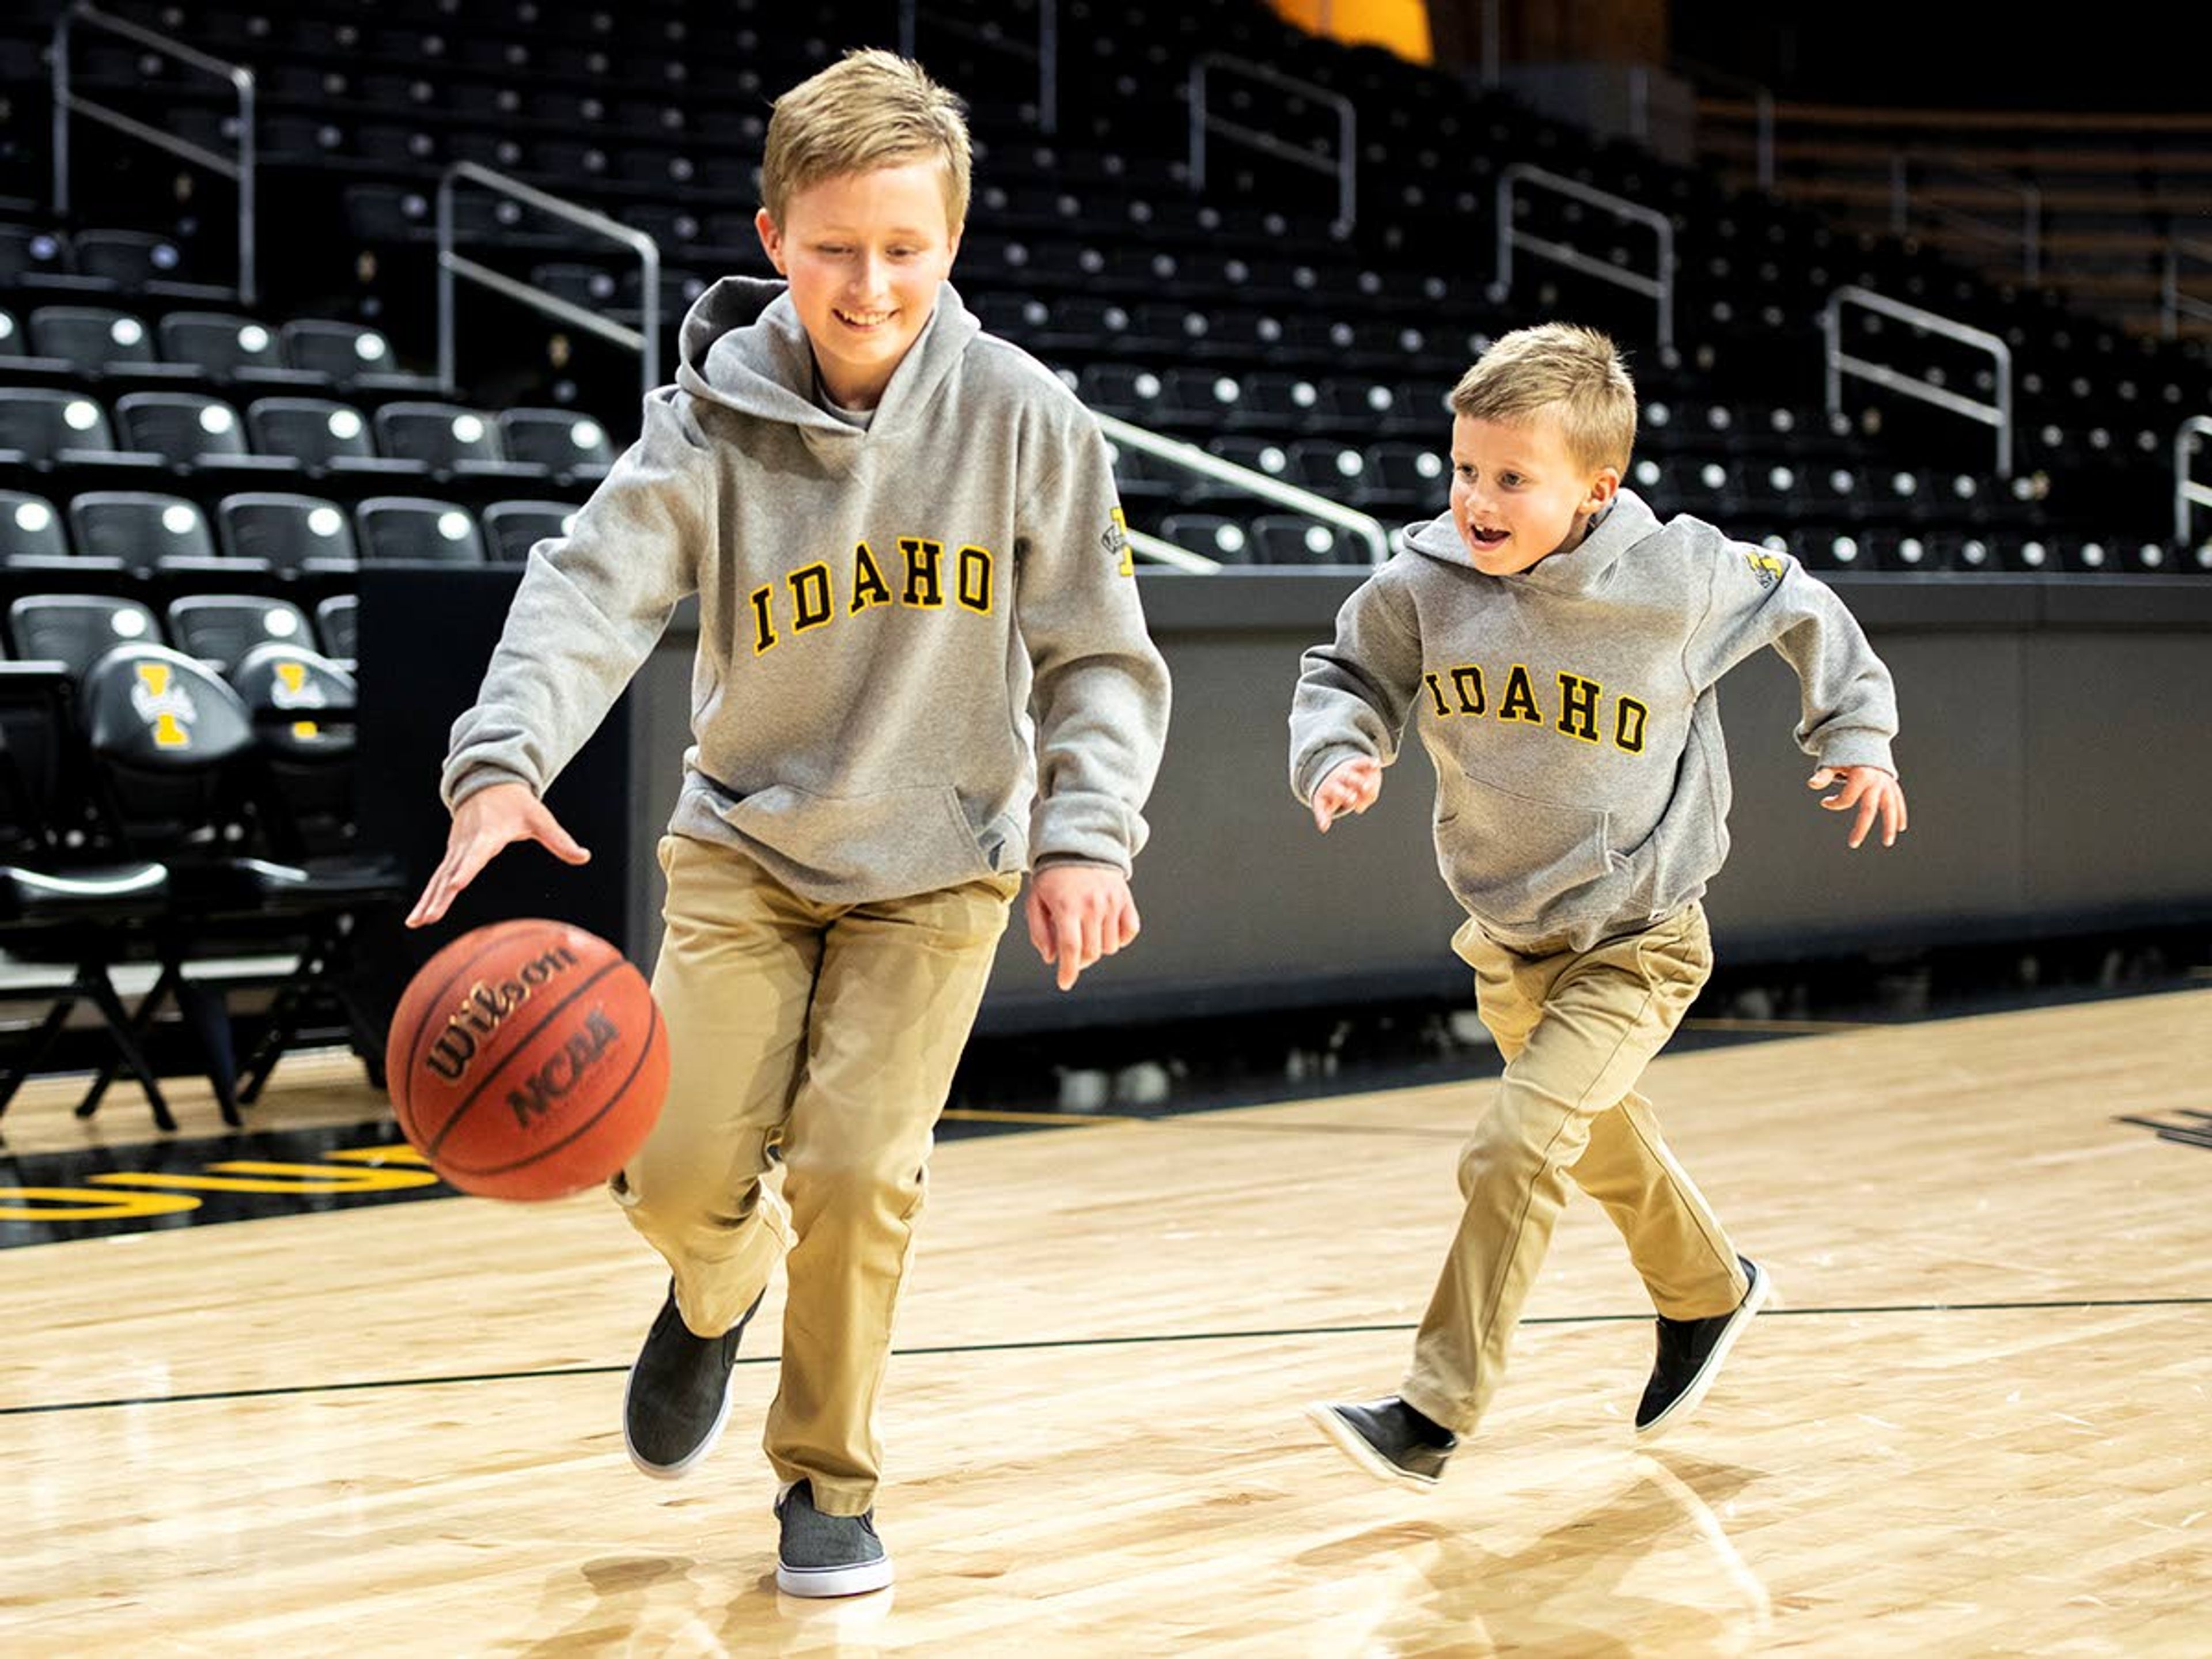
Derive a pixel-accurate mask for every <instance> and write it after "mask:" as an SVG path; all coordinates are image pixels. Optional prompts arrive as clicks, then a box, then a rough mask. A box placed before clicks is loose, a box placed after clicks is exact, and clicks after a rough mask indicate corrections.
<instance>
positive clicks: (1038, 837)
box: [1016, 414, 1168, 875]
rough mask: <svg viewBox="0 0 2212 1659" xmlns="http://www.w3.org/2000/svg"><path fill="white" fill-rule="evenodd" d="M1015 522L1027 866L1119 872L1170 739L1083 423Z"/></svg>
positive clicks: (1153, 661)
mask: <svg viewBox="0 0 2212 1659" xmlns="http://www.w3.org/2000/svg"><path fill="white" fill-rule="evenodd" d="M1066 442H1067V444H1069V445H1070V446H1072V452H1071V451H1067V450H1063V452H1062V453H1064V454H1065V459H1064V460H1063V461H1062V462H1061V465H1060V468H1059V470H1058V471H1056V472H1054V474H1053V476H1052V477H1049V478H1048V479H1047V480H1046V481H1045V482H1044V483H1043V484H1042V485H1041V486H1040V487H1038V488H1037V489H1034V490H1027V491H1024V500H1023V501H1022V503H1021V506H1020V507H1019V509H1018V517H1017V520H1016V523H1017V537H1018V544H1017V556H1018V559H1019V562H1020V564H1019V568H1020V577H1019V580H1018V585H1017V587H1016V593H1017V599H1016V604H1017V605H1018V613H1017V623H1018V627H1019V629H1020V631H1021V637H1022V641H1023V644H1024V646H1025V647H1026V648H1027V649H1028V652H1029V655H1030V669H1031V671H1032V674H1033V677H1034V678H1032V681H1031V684H1030V700H1031V702H1032V705H1033V707H1034V708H1035V709H1036V726H1037V739H1036V741H1037V800H1036V807H1035V809H1034V811H1033V812H1032V815H1031V818H1030V861H1031V862H1032V863H1033V864H1043V863H1047V862H1079V863H1084V864H1097V865H1105V866H1111V867H1112V868H1115V869H1117V870H1119V871H1121V872H1122V873H1123V874H1124V875H1127V874H1128V873H1129V871H1130V867H1131V864H1132V862H1133V860H1134V859H1135V858H1136V855H1137V854H1138V853H1139V851H1140V850H1141V849H1142V848H1143V847H1144V844H1145V837H1146V833H1147V831H1146V824H1145V820H1144V816H1143V808H1144V805H1145V799H1146V796H1148V795H1150V794H1151V793H1152V780H1153V777H1154V776H1155V775H1157V774H1158V771H1159V766H1160V751H1161V749H1162V747H1163V746H1164V744H1165V743H1166V741H1167V726H1168V668H1167V664H1166V663H1165V662H1164V661H1163V660H1162V659H1161V657H1160V653H1159V652H1158V650H1157V649H1155V648H1154V647H1153V645H1152V636H1151V635H1149V634H1147V633H1146V630H1145V616H1144V611H1143V609H1142V607H1141V606H1140V605H1139V602H1138V599H1137V583H1136V574H1135V566H1134V565H1133V562H1132V561H1131V558H1130V553H1129V538H1128V531H1127V526H1126V525H1125V524H1124V523H1123V521H1122V518H1121V504H1120V501H1119V500H1118V499H1117V498H1116V496H1115V491H1114V473H1113V465H1112V463H1111V461H1110V460H1109V457H1108V454H1107V450H1106V441H1105V438H1104V437H1103V435H1101V434H1100V432H1099V430H1098V428H1097V423H1096V422H1093V421H1092V420H1091V418H1090V416H1088V415H1087V414H1081V415H1080V419H1079V427H1078V428H1077V429H1076V430H1075V431H1074V432H1073V433H1072V434H1071V435H1070V436H1069V438H1068V439H1067V441H1066Z"/></svg>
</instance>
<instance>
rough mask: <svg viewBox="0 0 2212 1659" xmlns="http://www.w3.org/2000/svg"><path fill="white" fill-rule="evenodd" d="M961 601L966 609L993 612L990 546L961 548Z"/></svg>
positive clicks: (984, 612) (986, 613) (987, 613)
mask: <svg viewBox="0 0 2212 1659" xmlns="http://www.w3.org/2000/svg"><path fill="white" fill-rule="evenodd" d="M960 603H961V605H962V606H963V608H964V609H967V610H969V611H980V612H981V614H983V615H984V616H988V615H990V613H991V550H990V549H989V548H987V547H963V548H962V549H961V550H960Z"/></svg>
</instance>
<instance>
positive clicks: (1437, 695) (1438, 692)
mask: <svg viewBox="0 0 2212 1659" xmlns="http://www.w3.org/2000/svg"><path fill="white" fill-rule="evenodd" d="M1421 684H1424V685H1425V686H1427V687H1428V688H1429V700H1430V701H1431V702H1433V703H1435V704H1436V706H1437V719H1439V720H1442V719H1443V718H1445V717H1446V716H1448V715H1449V714H1450V713H1451V708H1450V705H1449V704H1448V703H1446V702H1444V689H1443V686H1441V685H1439V684H1437V677H1436V676H1435V675H1434V674H1424V675H1422V676H1421Z"/></svg>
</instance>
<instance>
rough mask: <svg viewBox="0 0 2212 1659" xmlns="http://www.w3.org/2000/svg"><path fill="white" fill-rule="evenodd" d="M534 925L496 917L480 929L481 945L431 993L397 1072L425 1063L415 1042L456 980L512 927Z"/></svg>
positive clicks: (407, 1074) (407, 1071)
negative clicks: (402, 1064)
mask: <svg viewBox="0 0 2212 1659" xmlns="http://www.w3.org/2000/svg"><path fill="white" fill-rule="evenodd" d="M563 925H564V926H565V925H566V924H565V923H564V924H563ZM530 926H532V923H531V922H530V921H528V920H527V919H526V918H525V919H519V920H517V921H495V922H494V923H492V924H491V926H490V927H485V928H483V929H481V930H480V931H481V932H483V933H484V935H485V939H484V942H483V946H482V948H481V949H478V950H477V951H472V952H471V953H470V955H469V957H468V958H467V960H465V961H464V962H463V963H461V964H460V965H459V967H457V968H455V969H453V971H452V972H451V973H449V974H447V975H446V981H445V983H444V984H442V985H441V986H440V987H438V988H437V990H436V992H435V994H432V996H431V998H430V1006H429V1008H428V1012H425V1013H424V1014H423V1016H422V1022H421V1024H417V1025H416V1028H415V1035H414V1036H410V1037H409V1038H408V1039H407V1063H406V1064H405V1065H404V1066H401V1067H400V1068H399V1073H398V1074H399V1075H400V1076H402V1077H411V1076H413V1075H414V1072H415V1068H416V1066H418V1065H420V1064H421V1063H422V1055H421V1054H418V1053H417V1052H416V1046H417V1045H418V1044H419V1043H421V1042H422V1033H423V1032H425V1031H427V1030H429V1029H430V1022H431V1021H432V1020H433V1019H435V1018H437V1014H438V1011H439V1010H440V1009H441V1008H443V1007H446V1006H447V1001H446V999H447V996H448V995H450V994H451V993H452V991H453V985H454V983H455V981H458V980H459V978H460V977H461V975H464V974H465V973H467V972H468V971H469V970H470V969H471V968H474V967H475V966H476V965H477V963H480V962H482V961H483V959H484V958H485V957H487V956H489V955H490V954H491V952H492V951H495V950H497V949H498V948H499V946H500V945H501V944H502V943H504V942H505V940H506V939H507V934H508V933H510V932H511V931H513V929H515V928H518V927H530ZM451 1017H452V1016H451V1015H450V1014H449V1015H448V1016H447V1018H451ZM389 1060H390V1056H389V1055H387V1056H386V1067H385V1069H386V1071H387V1072H388V1071H390V1070H391V1069H392V1067H391V1066H390V1064H389Z"/></svg>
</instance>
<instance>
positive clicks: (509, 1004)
mask: <svg viewBox="0 0 2212 1659" xmlns="http://www.w3.org/2000/svg"><path fill="white" fill-rule="evenodd" d="M575 965H576V955H575V952H574V951H571V950H569V949H568V946H566V945H556V947H554V948H553V949H552V950H550V951H547V952H546V953H545V954H544V956H542V957H538V958H537V959H536V960H535V961H532V962H526V963H523V964H522V965H521V966H520V968H518V969H515V970H514V972H513V974H511V975H508V976H507V978H505V979H502V980H501V981H498V982H497V983H495V984H486V983H485V982H484V981H482V980H478V981H477V982H476V983H475V984H473V985H471V986H470V987H469V988H468V991H467V993H466V994H465V995H464V996H463V997H462V998H461V1000H460V1005H459V1006H458V1007H456V1008H455V1009H454V1010H453V1012H452V1013H451V1014H449V1015H447V1018H446V1029H445V1030H443V1031H441V1032H440V1033H439V1034H438V1040H437V1041H436V1042H433V1043H432V1044H431V1045H430V1049H429V1052H428V1054H424V1055H423V1056H422V1064H423V1065H424V1066H427V1067H428V1068H429V1069H430V1070H431V1071H433V1072H435V1073H437V1074H438V1075H439V1076H440V1077H441V1078H443V1079H445V1080H446V1081H447V1082H448V1083H456V1082H459V1080H460V1079H461V1077H462V1076H463V1074H464V1073H466V1072H467V1071H468V1069H469V1065H470V1062H471V1061H472V1060H475V1059H476V1057H477V1054H478V1053H479V1052H480V1051H481V1050H482V1049H483V1046H484V1045H485V1044H486V1043H487V1042H489V1041H490V1040H491V1037H492V1036H493V1034H494V1033H495V1032H496V1031H497V1030H499V1028H500V1027H501V1025H502V1024H505V1023H506V1021H507V1019H508V1018H511V1017H512V1016H513V1013H514V1011H515V1010H516V1009H518V1008H520V1007H521V1006H522V1005H523V1004H524V1003H526V1002H527V1001H529V1000H530V998H531V996H532V994H533V993H534V992H536V991H537V990H538V987H541V986H543V985H544V984H546V983H548V982H549V981H551V980H553V979H555V978H556V977H557V976H558V975H562V974H563V973H566V972H567V971H568V969H571V968H574V966H575Z"/></svg>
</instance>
